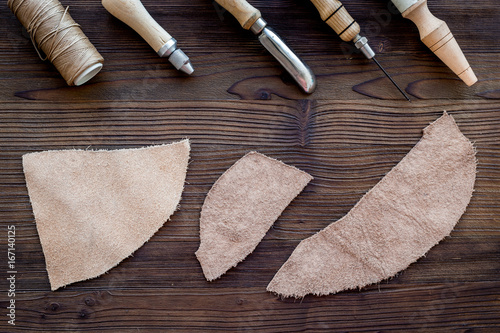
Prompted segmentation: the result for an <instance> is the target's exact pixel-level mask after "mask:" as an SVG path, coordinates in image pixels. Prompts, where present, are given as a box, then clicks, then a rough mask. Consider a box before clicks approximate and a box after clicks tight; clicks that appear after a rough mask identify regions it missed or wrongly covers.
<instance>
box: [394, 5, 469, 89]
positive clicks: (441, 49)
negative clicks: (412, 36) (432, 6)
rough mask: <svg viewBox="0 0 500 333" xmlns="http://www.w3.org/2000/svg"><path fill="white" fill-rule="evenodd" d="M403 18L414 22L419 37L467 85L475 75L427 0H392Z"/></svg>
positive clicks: (444, 23) (453, 38) (448, 29)
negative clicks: (429, 6)
mask: <svg viewBox="0 0 500 333" xmlns="http://www.w3.org/2000/svg"><path fill="white" fill-rule="evenodd" d="M392 2H393V3H394V5H395V6H396V7H397V8H398V10H399V11H400V12H401V14H402V15H403V17H404V18H407V19H409V20H411V21H413V23H415V24H416V25H417V27H418V30H419V32H420V39H421V40H422V42H423V43H424V44H425V45H426V46H427V47H428V48H429V49H430V50H431V51H432V52H434V54H435V55H437V56H438V58H439V59H441V61H442V62H444V63H445V65H446V66H448V67H449V68H450V69H451V70H452V71H453V73H455V74H457V75H458V77H459V78H460V79H462V81H464V82H465V84H467V85H468V86H472V85H473V84H474V83H476V82H477V77H476V75H475V74H474V71H473V70H472V68H471V67H470V65H469V62H468V61H467V59H466V58H465V56H464V54H463V52H462V50H461V49H460V46H459V45H458V43H457V41H456V39H455V37H453V34H452V33H451V31H450V28H449V27H448V25H447V24H446V22H444V21H442V20H440V19H438V18H436V17H435V16H434V15H432V13H431V12H430V11H429V8H428V7H427V0H392Z"/></svg>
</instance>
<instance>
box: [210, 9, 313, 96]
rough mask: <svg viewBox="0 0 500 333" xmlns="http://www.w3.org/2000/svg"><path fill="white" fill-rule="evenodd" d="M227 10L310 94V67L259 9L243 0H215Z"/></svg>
mask: <svg viewBox="0 0 500 333" xmlns="http://www.w3.org/2000/svg"><path fill="white" fill-rule="evenodd" d="M215 1H216V2H217V3H218V4H219V5H221V6H222V7H224V8H225V9H226V10H227V11H229V12H230V13H231V14H232V15H233V16H234V17H235V18H236V19H237V20H238V22H239V23H240V25H241V26H242V27H243V28H244V29H246V30H250V31H252V32H253V33H254V34H255V35H258V39H259V41H260V42H261V44H262V45H264V47H265V48H266V49H267V50H268V51H269V52H270V53H271V54H272V55H273V56H274V57H275V58H276V60H278V61H279V63H280V64H281V65H282V66H283V67H284V68H285V69H286V70H287V71H288V72H289V73H290V74H291V75H292V77H293V78H294V79H295V81H296V82H297V83H298V85H299V86H300V87H301V88H302V90H304V92H306V93H308V94H310V93H312V92H313V91H314V89H315V88H316V77H315V76H314V74H313V72H312V71H311V69H310V68H309V67H308V66H307V65H306V64H305V63H304V62H303V61H302V60H300V58H299V57H298V56H297V55H296V54H295V53H294V52H293V51H292V50H291V49H290V48H289V47H288V46H287V45H286V44H285V42H283V40H282V39H281V38H280V37H279V36H278V35H277V34H276V33H274V31H272V30H271V29H270V28H269V27H267V22H266V21H264V19H262V17H261V14H260V11H259V10H258V9H256V8H254V7H253V6H252V5H250V4H249V3H248V2H246V1H245V0H215Z"/></svg>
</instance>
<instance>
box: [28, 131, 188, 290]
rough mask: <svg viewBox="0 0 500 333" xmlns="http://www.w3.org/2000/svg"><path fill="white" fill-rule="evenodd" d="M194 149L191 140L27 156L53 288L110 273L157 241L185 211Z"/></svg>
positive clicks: (50, 152) (39, 229) (29, 178)
mask: <svg viewBox="0 0 500 333" xmlns="http://www.w3.org/2000/svg"><path fill="white" fill-rule="evenodd" d="M189 150H190V145H189V141H188V140H184V141H181V142H177V143H173V144H169V145H161V146H153V147H147V148H139V149H122V150H114V151H105V150H99V151H90V150H62V151H45V152H39V153H30V154H26V155H24V156H23V167H24V173H25V177H26V184H27V187H28V192H29V196H30V199H31V204H32V207H33V213H34V215H35V220H36V226H37V229H38V234H39V236H40V241H41V244H42V248H43V252H44V255H45V262H46V266H47V272H48V274H49V280H50V285H51V289H52V290H56V289H58V288H60V287H62V286H65V285H67V284H70V283H73V282H77V281H81V280H86V279H91V278H94V277H97V276H99V275H101V274H103V273H105V272H107V271H108V270H109V269H111V268H113V267H114V266H116V265H117V264H118V263H119V262H121V261H122V260H123V259H125V258H127V257H128V256H130V255H131V254H132V253H133V252H134V251H135V250H137V249H138V248H139V247H141V246H142V245H143V244H144V243H145V242H146V241H148V240H149V238H150V237H151V236H153V234H154V233H155V232H156V231H157V230H158V229H159V228H160V227H161V226H162V225H163V224H164V222H166V221H167V220H168V219H169V217H170V216H171V215H172V213H173V212H174V211H175V210H176V209H177V206H178V204H179V201H180V199H181V194H182V191H183V189H184V180H185V177H186V171H187V165H188V160H189Z"/></svg>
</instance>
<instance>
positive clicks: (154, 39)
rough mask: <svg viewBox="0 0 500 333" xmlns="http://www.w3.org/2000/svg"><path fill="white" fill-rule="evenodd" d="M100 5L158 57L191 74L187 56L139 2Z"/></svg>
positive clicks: (108, 0)
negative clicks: (166, 59)
mask: <svg viewBox="0 0 500 333" xmlns="http://www.w3.org/2000/svg"><path fill="white" fill-rule="evenodd" d="M102 5H103V6H104V8H106V10H107V11H108V12H110V13H111V14H112V15H113V16H115V17H116V18H117V19H119V20H120V21H123V22H124V23H125V24H127V25H128V26H130V27H131V28H132V29H134V30H135V31H136V32H137V33H138V34H139V35H141V37H142V38H144V39H145V40H146V42H147V43H148V44H149V45H150V46H151V47H152V48H153V50H155V51H156V53H158V55H159V56H160V57H168V61H170V62H171V63H172V65H174V67H175V68H177V69H178V70H181V71H183V72H184V73H187V74H191V73H193V71H194V69H193V66H192V65H191V62H190V61H189V58H188V56H187V55H186V54H185V53H184V52H182V50H181V49H179V48H177V41H176V40H175V39H174V38H173V37H172V36H170V34H169V33H168V32H166V31H165V29H163V28H162V27H161V26H160V25H159V24H158V23H157V22H156V21H155V20H154V19H153V18H152V17H151V15H150V14H149V13H148V11H147V10H146V8H144V6H143V5H142V3H141V1H139V0H102Z"/></svg>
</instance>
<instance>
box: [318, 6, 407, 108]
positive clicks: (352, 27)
mask: <svg viewBox="0 0 500 333" xmlns="http://www.w3.org/2000/svg"><path fill="white" fill-rule="evenodd" d="M311 2H312V3H313V5H314V6H315V7H316V9H317V10H318V12H319V14H320V16H321V19H322V20H323V21H324V22H326V23H327V24H328V25H329V26H330V27H331V28H332V29H333V30H334V31H335V32H336V33H337V35H339V37H340V38H341V39H342V40H343V41H345V42H353V43H354V45H355V46H356V48H357V49H358V50H360V51H361V53H363V54H364V55H365V57H366V58H368V59H372V60H373V61H374V62H375V63H376V64H377V66H378V67H379V68H380V69H381V70H382V72H384V74H385V75H386V76H387V77H388V78H389V80H391V82H392V84H394V85H395V86H396V88H397V89H398V90H399V92H400V93H401V94H402V95H403V96H404V97H405V98H406V99H407V100H408V101H410V98H409V97H408V96H407V95H406V94H405V92H404V91H403V90H402V89H401V88H400V87H399V86H398V85H397V83H396V82H395V81H394V80H393V79H392V77H391V76H390V75H389V74H388V73H387V72H386V71H385V69H384V68H383V67H382V66H381V65H380V63H379V62H378V61H377V59H375V52H373V50H372V48H371V47H370V45H368V39H367V38H366V37H362V36H361V35H360V31H361V28H360V27H359V24H358V23H357V22H356V21H355V20H354V19H353V18H352V17H351V15H350V14H349V13H348V12H347V9H345V7H344V5H343V4H342V3H341V2H340V1H338V0H311Z"/></svg>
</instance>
